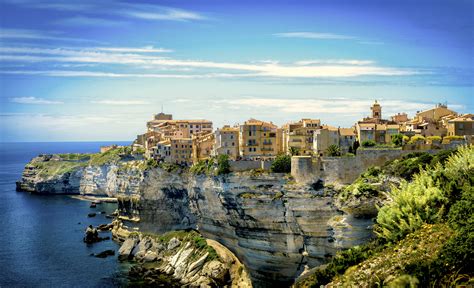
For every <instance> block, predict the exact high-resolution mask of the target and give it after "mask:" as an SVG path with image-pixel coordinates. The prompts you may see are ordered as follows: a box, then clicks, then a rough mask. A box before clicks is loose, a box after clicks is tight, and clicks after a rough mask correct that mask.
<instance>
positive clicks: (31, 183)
mask: <svg viewBox="0 0 474 288" xmlns="http://www.w3.org/2000/svg"><path fill="white" fill-rule="evenodd" d="M48 161H60V159H59V158H58V157H55V156H54V155H40V156H38V157H35V158H33V159H32V160H31V161H30V163H28V164H27V165H26V166H25V169H24V170H23V174H22V177H21V180H20V181H18V182H17V183H16V188H17V191H26V192H35V193H41V194H79V187H80V181H81V178H82V172H83V169H82V168H77V169H72V170H71V171H67V172H65V173H59V174H48V173H45V171H41V170H40V169H38V168H37V163H42V162H48Z"/></svg>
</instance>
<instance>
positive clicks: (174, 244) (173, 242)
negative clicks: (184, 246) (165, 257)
mask: <svg viewBox="0 0 474 288" xmlns="http://www.w3.org/2000/svg"><path fill="white" fill-rule="evenodd" d="M180 244H181V241H179V239H178V238H176V237H173V238H171V240H170V241H169V242H168V247H167V248H168V250H173V249H174V248H176V247H178V246H179V245H180Z"/></svg>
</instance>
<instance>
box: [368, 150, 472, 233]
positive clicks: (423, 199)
mask: <svg viewBox="0 0 474 288" xmlns="http://www.w3.org/2000/svg"><path fill="white" fill-rule="evenodd" d="M473 181H474V148H473V147H472V146H471V147H467V146H465V147H461V148H459V149H458V152H457V153H456V154H454V155H452V156H451V157H450V158H449V159H448V161H447V162H446V163H445V166H444V167H443V166H441V164H439V163H438V164H436V166H435V167H434V168H427V169H426V170H422V171H421V172H420V173H419V174H417V175H415V177H414V178H413V181H412V182H410V183H408V182H406V181H404V182H402V184H401V186H400V187H399V188H397V187H393V188H392V190H391V191H390V193H389V196H390V197H391V199H392V202H390V203H388V204H386V205H385V206H383V207H382V208H381V209H380V210H379V213H378V216H377V225H376V227H375V232H376V234H377V235H378V236H379V237H381V238H384V239H386V240H388V241H397V240H399V239H401V238H402V237H404V236H405V235H406V234H408V233H410V232H413V231H415V230H416V229H418V228H419V227H421V225H422V224H424V223H438V222H440V221H441V220H443V219H444V218H443V217H444V216H445V214H446V211H448V209H449V207H450V205H451V203H453V202H454V201H455V200H457V199H459V196H460V195H461V194H462V191H470V192H472V189H471V186H472V184H473ZM453 209H454V208H453ZM453 211H455V210H453ZM453 213H454V212H453Z"/></svg>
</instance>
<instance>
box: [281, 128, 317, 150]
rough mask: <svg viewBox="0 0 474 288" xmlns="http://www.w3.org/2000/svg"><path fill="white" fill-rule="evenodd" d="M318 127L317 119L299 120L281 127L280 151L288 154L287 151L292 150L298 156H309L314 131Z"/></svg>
mask: <svg viewBox="0 0 474 288" xmlns="http://www.w3.org/2000/svg"><path fill="white" fill-rule="evenodd" d="M320 126H321V120H319V119H301V120H300V121H298V122H295V123H287V124H285V125H283V127H282V137H283V140H282V151H283V152H285V153H289V150H290V149H292V148H293V149H296V150H297V151H298V154H299V155H311V154H312V151H313V135H314V131H315V130H316V129H319V128H320Z"/></svg>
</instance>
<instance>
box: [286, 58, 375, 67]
mask: <svg viewBox="0 0 474 288" xmlns="http://www.w3.org/2000/svg"><path fill="white" fill-rule="evenodd" d="M295 64H296V65H303V66H306V65H320V64H334V65H373V64H375V62H374V61H372V60H350V59H349V60H348V59H327V60H323V59H316V60H301V61H296V62H295Z"/></svg>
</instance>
